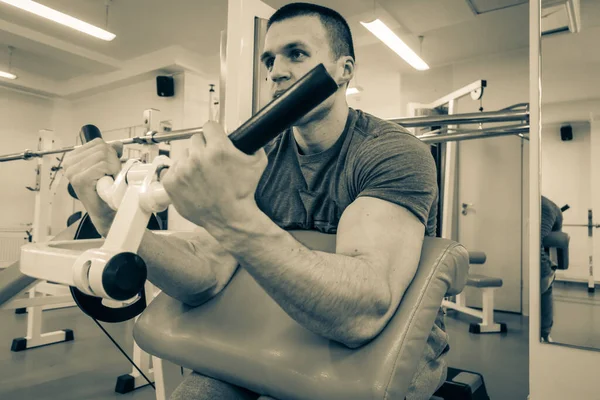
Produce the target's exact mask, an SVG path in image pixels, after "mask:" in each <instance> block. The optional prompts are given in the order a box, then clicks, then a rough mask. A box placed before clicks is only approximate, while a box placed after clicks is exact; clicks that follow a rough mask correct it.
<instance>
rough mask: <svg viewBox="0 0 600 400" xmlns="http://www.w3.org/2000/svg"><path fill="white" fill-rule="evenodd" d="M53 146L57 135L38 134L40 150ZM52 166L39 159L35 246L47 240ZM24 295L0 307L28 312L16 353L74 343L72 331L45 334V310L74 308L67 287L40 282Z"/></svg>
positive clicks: (49, 161)
mask: <svg viewBox="0 0 600 400" xmlns="http://www.w3.org/2000/svg"><path fill="white" fill-rule="evenodd" d="M53 144H54V132H53V131H50V130H41V131H40V132H39V139H38V150H39V151H45V150H50V149H52V147H53ZM51 167H52V156H44V157H40V158H38V160H37V184H36V188H35V190H36V194H35V208H34V217H33V233H32V242H33V243H41V242H44V241H46V239H47V234H48V228H49V218H50V207H51V198H52V188H51V187H50V172H51ZM22 293H28V298H21V299H15V300H11V301H9V302H7V303H5V304H3V305H2V306H0V309H15V310H17V311H18V310H20V309H26V310H27V334H26V336H24V337H22V338H15V339H14V340H13V343H12V346H11V349H12V350H13V351H24V350H27V349H31V348H35V347H39V346H46V345H49V344H54V343H62V342H66V341H70V340H73V332H72V331H71V330H59V331H54V332H45V333H43V332H42V328H43V318H42V311H46V310H52V309H57V308H66V307H74V306H75V302H74V301H73V298H72V296H71V293H70V292H69V288H68V287H65V286H62V285H56V284H52V283H48V282H47V281H37V282H35V283H33V284H32V285H30V286H29V287H28V288H26V289H25V290H23V291H22Z"/></svg>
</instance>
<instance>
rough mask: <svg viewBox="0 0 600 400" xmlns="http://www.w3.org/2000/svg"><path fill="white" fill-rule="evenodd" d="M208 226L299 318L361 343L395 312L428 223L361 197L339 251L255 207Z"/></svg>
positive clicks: (341, 230)
mask: <svg viewBox="0 0 600 400" xmlns="http://www.w3.org/2000/svg"><path fill="white" fill-rule="evenodd" d="M248 215H249V217H248V219H247V220H246V221H243V222H240V223H239V224H235V225H232V226H229V227H228V228H214V229H209V232H211V234H212V235H213V236H214V237H215V238H216V239H217V240H218V241H219V243H221V244H222V245H223V247H224V248H225V249H227V250H228V251H229V252H231V254H233V255H234V257H235V258H236V259H237V260H238V261H239V262H240V264H241V265H242V266H244V267H245V268H246V269H247V270H248V272H249V273H250V274H251V275H252V276H253V277H254V278H255V279H256V280H257V282H258V283H259V284H260V285H261V286H262V287H263V288H264V289H265V290H266V291H267V292H268V293H269V294H270V295H271V297H273V299H275V301H277V303H278V304H279V305H280V306H281V307H282V308H283V309H284V310H285V311H286V312H287V313H288V314H289V315H290V316H291V317H292V318H294V319H295V320H296V321H298V322H299V323H301V324H302V325H304V326H305V327H307V328H308V329H310V330H312V331H313V332H315V333H318V334H320V335H322V336H324V337H327V338H330V339H333V340H336V341H339V342H341V343H344V344H346V345H347V346H349V347H357V346H360V345H362V344H364V343H365V342H366V341H368V340H370V339H371V338H373V337H374V336H375V335H377V334H378V333H379V332H380V331H381V330H382V329H383V327H384V326H385V324H386V323H387V321H388V320H389V319H390V317H391V316H392V314H393V313H394V312H395V310H396V308H397V306H398V304H399V302H400V299H401V298H402V295H403V294H404V292H405V290H406V288H407V287H408V285H409V284H410V282H411V281H412V279H413V277H414V274H415V272H416V269H417V265H418V261H419V257H420V253H421V247H422V244H423V237H424V226H423V224H422V223H421V222H419V221H418V219H417V218H416V217H415V216H414V215H413V214H412V213H410V212H409V211H407V210H406V209H405V208H403V207H400V206H397V205H395V204H392V203H389V202H386V201H383V200H379V199H376V198H370V197H360V198H358V199H357V200H356V201H355V202H354V203H352V204H351V205H350V206H349V207H348V208H347V209H346V210H345V211H344V214H343V215H342V218H341V220H340V223H339V226H338V233H337V248H336V254H329V253H324V252H320V251H312V250H309V249H308V248H306V247H305V246H303V245H302V244H300V243H299V242H297V241H296V240H295V239H294V238H293V237H292V236H291V235H290V234H289V233H287V232H285V231H283V230H282V229H280V228H279V227H278V226H277V225H275V224H274V223H273V222H272V221H271V220H270V219H269V218H268V217H266V216H265V215H264V214H262V213H260V212H259V211H258V212H255V213H251V212H250V213H248Z"/></svg>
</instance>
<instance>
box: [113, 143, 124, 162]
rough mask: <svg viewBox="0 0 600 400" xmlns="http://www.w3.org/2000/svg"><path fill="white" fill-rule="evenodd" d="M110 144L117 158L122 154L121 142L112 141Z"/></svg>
mask: <svg viewBox="0 0 600 400" xmlns="http://www.w3.org/2000/svg"><path fill="white" fill-rule="evenodd" d="M110 146H111V147H112V148H113V149H114V150H115V153H116V154H117V157H118V158H121V157H122V156H123V142H119V141H117V142H113V143H111V144H110Z"/></svg>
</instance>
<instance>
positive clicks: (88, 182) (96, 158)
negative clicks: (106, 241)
mask: <svg viewBox="0 0 600 400" xmlns="http://www.w3.org/2000/svg"><path fill="white" fill-rule="evenodd" d="M122 151H123V144H122V143H119V142H117V143H115V144H113V145H109V144H107V143H106V142H105V141H103V140H102V139H94V140H92V141H90V142H88V143H86V144H84V145H83V146H81V147H79V148H77V149H75V150H73V151H72V152H70V153H67V155H66V156H65V159H64V160H63V164H62V165H63V170H64V174H65V176H66V177H67V179H68V180H69V182H70V183H71V185H72V186H73V189H74V190H75V193H76V194H77V197H78V198H79V200H81V202H82V203H83V206H84V207H85V209H86V211H87V212H88V214H89V215H90V217H91V218H92V221H93V222H94V225H95V227H96V229H97V230H98V232H99V233H100V234H101V235H103V236H105V235H106V234H107V233H108V229H109V228H110V225H111V223H112V220H113V218H114V211H113V210H112V209H111V208H110V207H109V206H108V205H107V204H106V203H105V202H104V200H102V199H101V198H100V197H99V196H98V193H97V192H96V183H97V182H98V180H100V178H102V177H104V176H106V175H112V176H116V175H117V174H118V173H119V172H120V171H121V161H120V160H119V157H120V154H121V153H122Z"/></svg>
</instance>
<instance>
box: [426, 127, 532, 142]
mask: <svg viewBox="0 0 600 400" xmlns="http://www.w3.org/2000/svg"><path fill="white" fill-rule="evenodd" d="M527 132H529V126H527V125H517V126H510V127H498V128H487V129H477V130H472V131H462V132H458V133H448V134H444V135H422V136H417V138H419V139H420V140H421V141H422V142H424V143H446V142H455V141H462V140H473V139H483V138H490V137H496V136H507V135H517V134H523V133H527Z"/></svg>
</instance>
